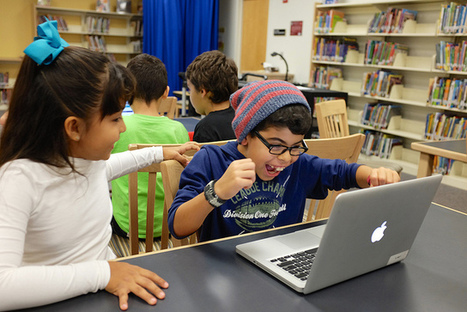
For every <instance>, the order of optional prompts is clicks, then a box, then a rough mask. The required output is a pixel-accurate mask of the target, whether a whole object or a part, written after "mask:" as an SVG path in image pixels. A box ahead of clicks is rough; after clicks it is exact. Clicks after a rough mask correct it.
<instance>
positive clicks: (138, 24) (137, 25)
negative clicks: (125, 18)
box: [131, 19, 143, 36]
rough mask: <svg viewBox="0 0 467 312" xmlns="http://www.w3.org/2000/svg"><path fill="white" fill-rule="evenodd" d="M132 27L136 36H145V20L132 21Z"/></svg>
mask: <svg viewBox="0 0 467 312" xmlns="http://www.w3.org/2000/svg"><path fill="white" fill-rule="evenodd" d="M131 27H132V29H133V34H134V35H135V36H143V20H142V19H138V20H134V21H131Z"/></svg>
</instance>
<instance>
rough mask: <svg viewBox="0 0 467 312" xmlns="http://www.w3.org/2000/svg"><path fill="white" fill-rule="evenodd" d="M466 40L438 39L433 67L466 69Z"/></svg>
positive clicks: (455, 69)
mask: <svg viewBox="0 0 467 312" xmlns="http://www.w3.org/2000/svg"><path fill="white" fill-rule="evenodd" d="M466 50H467V41H465V40H464V41H462V42H459V43H453V42H446V41H440V42H439V43H437V44H436V57H435V67H436V69H441V70H453V71H467V53H466Z"/></svg>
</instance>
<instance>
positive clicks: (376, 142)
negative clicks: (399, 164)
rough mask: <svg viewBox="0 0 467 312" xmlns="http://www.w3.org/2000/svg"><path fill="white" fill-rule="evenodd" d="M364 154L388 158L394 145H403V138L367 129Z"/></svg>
mask: <svg viewBox="0 0 467 312" xmlns="http://www.w3.org/2000/svg"><path fill="white" fill-rule="evenodd" d="M364 134H365V142H364V143H363V147H362V154H365V155H368V156H372V155H373V156H378V157H380V158H385V159H388V158H389V156H391V151H392V149H393V147H394V146H396V145H402V139H401V138H397V137H394V136H392V135H389V134H384V133H381V132H375V131H369V130H366V131H365V132H364Z"/></svg>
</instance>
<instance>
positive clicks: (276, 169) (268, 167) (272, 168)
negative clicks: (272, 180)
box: [266, 164, 285, 174]
mask: <svg viewBox="0 0 467 312" xmlns="http://www.w3.org/2000/svg"><path fill="white" fill-rule="evenodd" d="M284 169H285V167H276V166H272V165H267V164H266V170H267V171H268V173H269V174H278V173H280V172H282V170H284Z"/></svg>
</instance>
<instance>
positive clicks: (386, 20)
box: [368, 8, 417, 33]
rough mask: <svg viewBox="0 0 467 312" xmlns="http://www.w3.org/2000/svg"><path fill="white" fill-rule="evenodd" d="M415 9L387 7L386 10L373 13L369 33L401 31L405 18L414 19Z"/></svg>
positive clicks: (415, 16) (415, 15) (415, 17)
mask: <svg viewBox="0 0 467 312" xmlns="http://www.w3.org/2000/svg"><path fill="white" fill-rule="evenodd" d="M416 19H417V11H414V10H409V9H397V8H388V9H387V10H386V11H381V12H378V13H375V15H374V17H373V19H372V20H371V22H370V24H369V27H368V32H369V33H402V30H403V28H404V23H405V22H406V21H407V20H416Z"/></svg>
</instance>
